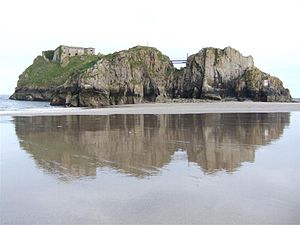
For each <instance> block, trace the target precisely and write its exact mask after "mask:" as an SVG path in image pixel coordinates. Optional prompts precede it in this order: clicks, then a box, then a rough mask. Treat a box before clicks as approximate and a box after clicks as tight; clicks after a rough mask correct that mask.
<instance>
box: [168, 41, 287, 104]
mask: <svg viewBox="0 0 300 225" xmlns="http://www.w3.org/2000/svg"><path fill="white" fill-rule="evenodd" d="M172 97H182V98H204V99H213V100H222V99H224V98H227V97H230V98H232V97H233V98H237V99H239V100H245V99H250V100H254V101H282V102H289V101H291V96H290V93H289V90H288V89H285V88H284V87H283V84H282V82H281V81H280V80H279V79H278V78H276V77H272V76H270V75H268V74H266V73H264V72H262V71H260V70H259V69H258V68H256V67H254V62H253V58H252V56H248V57H245V56H242V55H241V54H240V53H239V52H238V51H237V50H235V49H233V48H230V47H226V48H224V49H223V50H221V49H217V48H204V49H202V50H201V51H200V52H199V53H197V54H194V55H191V56H190V57H189V58H188V59H187V64H186V68H184V69H183V70H182V71H181V73H179V74H177V75H176V76H175V79H174V82H173V89H172Z"/></svg>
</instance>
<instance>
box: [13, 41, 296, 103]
mask: <svg viewBox="0 0 300 225" xmlns="http://www.w3.org/2000/svg"><path fill="white" fill-rule="evenodd" d="M74 49H75V48H74ZM74 54H75V56H73V55H72V56H69V57H68V54H67V58H68V60H67V63H61V62H55V61H54V62H53V61H49V60H48V59H47V58H46V57H41V56H39V57H37V58H36V59H35V61H34V63H33V64H32V65H31V66H30V67H28V68H27V69H26V70H25V72H24V73H23V74H22V75H21V76H20V79H19V81H18V86H17V88H16V91H15V93H14V94H13V95H12V96H11V99H20V100H47V101H51V104H52V105H68V106H75V107H76V106H88V107H101V106H105V105H114V104H128V103H140V102H145V101H161V100H163V99H166V98H202V99H213V100H222V99H224V98H227V97H230V98H236V99H238V100H245V99H250V100H254V101H284V102H285V101H291V96H290V93H289V90H288V89H285V88H284V87H283V84H282V82H281V81H280V80H279V79H278V78H276V77H273V76H270V75H269V74H266V73H264V72H262V71H260V70H259V69H257V68H256V67H254V62H253V58H252V57H251V56H248V57H245V56H242V55H241V54H240V53H239V52H238V51H237V50H235V49H233V48H230V47H227V48H225V49H217V48H204V49H202V50H201V51H199V52H198V53H197V54H194V55H191V56H190V57H189V58H188V59H187V64H186V67H185V68H183V69H181V70H177V69H176V68H174V67H173V65H172V62H171V61H170V59H169V58H168V57H167V56H165V55H163V54H162V53H161V52H160V51H158V50H157V49H155V48H150V47H143V46H137V47H134V48H131V49H129V50H124V51H120V52H116V53H113V54H110V55H97V56H96V55H81V56H79V55H76V53H74Z"/></svg>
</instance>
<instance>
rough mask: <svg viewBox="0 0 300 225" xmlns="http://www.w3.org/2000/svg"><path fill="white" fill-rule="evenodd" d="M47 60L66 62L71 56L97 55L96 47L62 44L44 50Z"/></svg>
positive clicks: (43, 53)
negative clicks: (52, 48)
mask: <svg viewBox="0 0 300 225" xmlns="http://www.w3.org/2000/svg"><path fill="white" fill-rule="evenodd" d="M42 55H43V57H44V59H45V60H48V61H52V62H60V63H62V64H63V63H64V62H65V61H66V60H67V61H68V58H69V57H72V56H77V55H78V56H81V55H95V48H81V47H70V46H66V45H60V46H58V47H57V48H56V49H55V50H49V51H43V52H42Z"/></svg>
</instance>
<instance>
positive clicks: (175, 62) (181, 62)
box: [171, 59, 186, 64]
mask: <svg viewBox="0 0 300 225" xmlns="http://www.w3.org/2000/svg"><path fill="white" fill-rule="evenodd" d="M171 62H172V63H173V64H186V59H173V60H171Z"/></svg>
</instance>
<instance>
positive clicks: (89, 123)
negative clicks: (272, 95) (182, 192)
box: [14, 113, 290, 179]
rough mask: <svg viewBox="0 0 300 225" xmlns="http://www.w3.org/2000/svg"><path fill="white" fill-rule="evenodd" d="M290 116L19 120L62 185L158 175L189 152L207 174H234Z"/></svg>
mask: <svg viewBox="0 0 300 225" xmlns="http://www.w3.org/2000/svg"><path fill="white" fill-rule="evenodd" d="M289 118H290V114H289V113H268V114H193V115H192V114H190V115H188V114H185V115H109V116H55V117H15V118H14V121H15V128H16V133H17V136H18V138H19V141H20V145H21V146H22V148H23V149H25V150H26V151H27V152H28V153H29V154H30V155H31V156H32V157H33V158H34V160H35V161H36V163H37V165H38V166H39V167H40V168H42V169H43V170H45V171H46V172H48V173H51V174H57V175H58V177H59V178H61V179H69V178H80V177H85V176H89V177H93V176H96V170H97V168H101V167H109V168H113V169H116V170H117V171H120V172H124V173H128V174H130V175H133V176H137V177H144V176H149V175H154V174H156V173H158V172H159V171H160V168H162V167H163V166H164V165H167V164H168V163H169V162H170V161H171V160H172V155H174V153H175V152H176V151H177V150H178V149H183V150H184V151H186V153H187V159H188V161H189V162H194V163H197V164H198V165H199V166H200V167H201V168H202V170H203V171H204V172H208V173H211V172H214V171H218V170H226V171H229V172H230V171H234V170H236V169H237V168H238V167H240V166H241V163H242V162H253V161H254V158H255V150H256V149H257V148H258V147H259V146H261V145H266V144H268V143H270V142H272V141H273V140H275V139H278V138H279V137H280V136H281V135H282V133H283V130H284V127H285V126H287V125H288V124H289Z"/></svg>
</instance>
